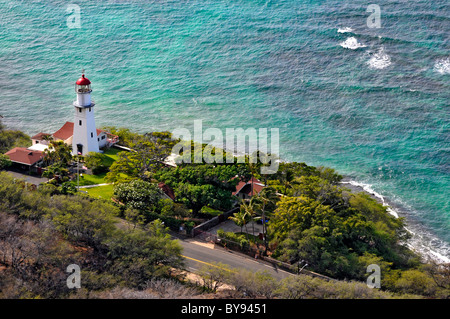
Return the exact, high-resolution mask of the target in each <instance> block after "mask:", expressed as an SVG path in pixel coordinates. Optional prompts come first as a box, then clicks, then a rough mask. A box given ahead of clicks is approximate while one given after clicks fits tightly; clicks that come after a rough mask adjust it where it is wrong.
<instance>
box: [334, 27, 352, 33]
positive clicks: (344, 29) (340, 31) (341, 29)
mask: <svg viewBox="0 0 450 319" xmlns="http://www.w3.org/2000/svg"><path fill="white" fill-rule="evenodd" d="M337 32H338V33H347V32H353V29H352V28H349V27H344V28H338V30H337Z"/></svg>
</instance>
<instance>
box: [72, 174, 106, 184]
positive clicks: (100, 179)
mask: <svg viewBox="0 0 450 319" xmlns="http://www.w3.org/2000/svg"><path fill="white" fill-rule="evenodd" d="M105 176H106V173H101V174H98V175H89V174H83V175H81V174H80V186H86V185H95V184H104V183H106V181H105ZM75 183H76V181H75Z"/></svg>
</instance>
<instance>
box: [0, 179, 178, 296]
mask: <svg viewBox="0 0 450 319" xmlns="http://www.w3.org/2000/svg"><path fill="white" fill-rule="evenodd" d="M49 186H51V185H49ZM53 191H54V189H53V190H52V189H51V187H50V188H49V187H43V188H41V187H40V188H39V189H38V190H26V189H24V185H23V183H20V182H16V181H15V180H14V179H13V178H12V177H11V176H10V175H8V174H7V173H4V172H1V173H0V197H1V198H2V199H3V200H2V201H1V202H0V266H1V267H0V268H2V269H1V271H0V298H63V297H68V296H69V295H71V294H73V292H72V291H70V290H69V289H68V288H67V286H66V285H65V280H66V278H67V273H65V268H66V266H67V265H69V264H72V263H76V264H78V265H79V266H80V268H81V269H82V276H83V287H84V288H85V289H86V290H87V291H89V292H100V291H108V290H110V289H119V288H127V289H141V288H143V287H146V285H147V284H148V282H149V281H151V280H152V279H154V278H166V277H169V276H170V274H171V268H172V267H181V266H182V258H181V255H180V252H181V247H180V246H179V245H178V244H177V243H176V242H175V241H173V240H171V239H170V236H169V235H168V233H167V228H165V227H164V226H163V225H162V224H161V222H160V221H154V222H152V223H149V224H148V225H147V226H146V227H140V228H129V227H127V228H125V229H122V228H119V227H117V219H116V216H118V215H119V214H120V210H119V209H118V208H117V207H115V206H114V205H113V204H112V203H109V202H106V201H101V200H91V199H88V198H84V197H82V196H74V195H52V193H53Z"/></svg>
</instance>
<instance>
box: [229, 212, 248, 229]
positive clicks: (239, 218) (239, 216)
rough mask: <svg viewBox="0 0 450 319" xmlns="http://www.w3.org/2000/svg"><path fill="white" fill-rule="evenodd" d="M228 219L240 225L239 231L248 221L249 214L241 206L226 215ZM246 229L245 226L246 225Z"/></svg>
mask: <svg viewBox="0 0 450 319" xmlns="http://www.w3.org/2000/svg"><path fill="white" fill-rule="evenodd" d="M228 219H230V220H232V221H233V222H234V223H235V224H236V225H237V226H239V227H241V233H242V228H243V227H244V226H245V225H246V224H247V223H248V222H249V220H250V219H249V216H248V214H247V211H246V210H245V209H244V208H243V207H242V206H241V208H240V209H239V211H238V212H236V213H233V216H230V217H228ZM246 229H247V226H246ZM246 233H247V231H246Z"/></svg>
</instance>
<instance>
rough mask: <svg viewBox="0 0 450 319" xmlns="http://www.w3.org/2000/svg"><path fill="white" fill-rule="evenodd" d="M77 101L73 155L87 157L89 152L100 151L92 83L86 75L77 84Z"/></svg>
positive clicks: (75, 105) (75, 103)
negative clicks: (92, 98)
mask: <svg viewBox="0 0 450 319" xmlns="http://www.w3.org/2000/svg"><path fill="white" fill-rule="evenodd" d="M75 92H76V93H77V100H76V101H75V102H73V106H74V107H75V121H74V123H73V124H74V125H73V138H72V155H77V154H80V155H83V156H84V155H87V153H89V152H97V153H98V151H99V150H100V149H99V146H98V141H97V133H96V128H95V118H94V106H95V104H94V103H93V102H92V100H91V92H92V89H91V81H89V80H88V79H87V78H86V77H85V76H84V74H83V75H82V76H81V78H79V79H78V81H77V82H76V83H75Z"/></svg>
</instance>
